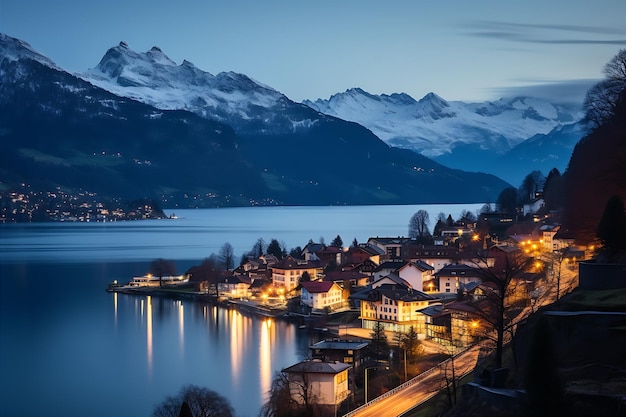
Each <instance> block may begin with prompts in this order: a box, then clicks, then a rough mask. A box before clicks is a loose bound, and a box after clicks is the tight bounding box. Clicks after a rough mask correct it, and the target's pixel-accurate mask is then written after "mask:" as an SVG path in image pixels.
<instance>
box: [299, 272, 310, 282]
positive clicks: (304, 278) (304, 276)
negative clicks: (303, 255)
mask: <svg viewBox="0 0 626 417" xmlns="http://www.w3.org/2000/svg"><path fill="white" fill-rule="evenodd" d="M310 281H311V275H310V274H309V273H308V272H307V271H304V272H303V273H302V276H301V277H300V282H310Z"/></svg>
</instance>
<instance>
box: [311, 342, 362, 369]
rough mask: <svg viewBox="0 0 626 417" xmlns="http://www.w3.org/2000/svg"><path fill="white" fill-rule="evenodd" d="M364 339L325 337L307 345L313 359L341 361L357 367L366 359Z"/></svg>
mask: <svg viewBox="0 0 626 417" xmlns="http://www.w3.org/2000/svg"><path fill="white" fill-rule="evenodd" d="M367 346H369V342H368V341H366V340H346V339H326V340H320V341H319V342H317V343H314V344H313V345H312V346H310V347H309V349H311V355H312V357H313V359H319V360H321V361H322V362H343V363H347V364H349V365H352V366H353V367H354V368H356V369H358V368H359V367H360V366H361V365H362V364H363V363H365V361H366V359H367Z"/></svg>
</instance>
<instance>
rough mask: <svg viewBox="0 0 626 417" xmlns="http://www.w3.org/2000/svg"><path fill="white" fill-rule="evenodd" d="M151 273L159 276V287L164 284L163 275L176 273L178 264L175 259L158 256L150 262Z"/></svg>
mask: <svg viewBox="0 0 626 417" xmlns="http://www.w3.org/2000/svg"><path fill="white" fill-rule="evenodd" d="M150 273H151V274H152V275H154V276H155V277H159V287H161V286H163V277H166V276H171V275H176V265H175V264H174V261H171V260H168V259H163V258H158V259H155V260H153V261H152V263H151V264H150Z"/></svg>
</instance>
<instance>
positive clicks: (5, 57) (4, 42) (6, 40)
mask: <svg viewBox="0 0 626 417" xmlns="http://www.w3.org/2000/svg"><path fill="white" fill-rule="evenodd" d="M0 50H1V51H2V56H0V59H1V60H2V61H3V62H5V63H6V64H8V63H9V62H15V61H18V60H19V59H30V60H33V61H37V62H39V63H40V64H43V65H45V66H47V67H50V68H53V69H56V70H58V71H62V69H61V68H59V67H58V66H57V65H56V64H55V63H54V62H52V60H50V59H49V58H47V57H45V56H43V55H42V54H40V53H39V52H37V51H35V50H34V49H33V47H32V46H30V44H29V43H28V42H25V41H23V40H21V39H17V38H12V37H10V36H7V35H6V34H4V33H0ZM0 71H2V69H0ZM0 75H3V73H2V72H0Z"/></svg>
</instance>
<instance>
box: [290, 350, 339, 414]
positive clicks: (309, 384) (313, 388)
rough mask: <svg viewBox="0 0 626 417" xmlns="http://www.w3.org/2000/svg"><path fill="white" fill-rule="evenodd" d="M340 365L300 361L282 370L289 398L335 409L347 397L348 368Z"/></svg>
mask: <svg viewBox="0 0 626 417" xmlns="http://www.w3.org/2000/svg"><path fill="white" fill-rule="evenodd" d="M349 368H350V365H349V364H347V363H343V362H322V361H320V360H318V359H313V360H310V361H303V362H299V363H297V364H295V365H292V366H290V367H288V368H285V369H283V370H282V372H284V373H285V374H287V379H288V380H289V392H290V394H291V399H292V400H293V401H295V402H296V403H297V404H300V405H304V404H305V397H308V398H306V402H309V403H315V404H317V405H322V406H329V407H337V406H338V405H339V404H341V403H342V402H343V401H344V400H345V399H346V398H347V397H348V396H349V395H350V389H349V388H348V369H349Z"/></svg>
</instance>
